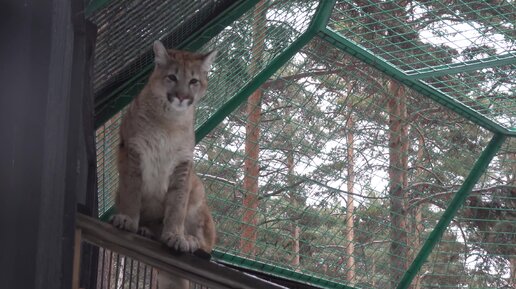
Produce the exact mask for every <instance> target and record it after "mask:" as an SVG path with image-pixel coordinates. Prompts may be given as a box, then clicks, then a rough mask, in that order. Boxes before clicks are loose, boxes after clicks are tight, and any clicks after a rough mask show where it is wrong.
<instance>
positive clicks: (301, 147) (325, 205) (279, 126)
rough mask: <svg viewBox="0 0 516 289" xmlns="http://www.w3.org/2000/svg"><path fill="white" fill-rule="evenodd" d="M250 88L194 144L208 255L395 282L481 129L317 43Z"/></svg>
mask: <svg viewBox="0 0 516 289" xmlns="http://www.w3.org/2000/svg"><path fill="white" fill-rule="evenodd" d="M261 94H262V97H261V102H258V103H260V105H259V106H257V107H251V108H250V107H246V106H248V105H249V104H247V105H244V106H242V107H240V108H239V109H238V110H237V111H236V112H235V113H233V114H231V115H230V116H229V117H228V119H227V120H225V121H224V123H223V124H222V125H221V126H219V127H218V128H217V129H216V130H214V131H213V132H212V133H211V134H210V135H209V136H208V137H207V138H206V139H205V140H203V141H202V142H201V143H200V145H199V146H198V150H197V160H196V163H197V171H198V172H200V175H201V177H202V178H203V180H204V183H205V186H206V188H207V192H208V195H209V198H210V204H211V207H212V208H213V211H214V214H215V219H216V223H217V229H218V247H217V249H218V250H219V251H220V252H221V253H219V254H218V255H219V256H222V258H224V261H229V262H234V263H235V264H237V265H238V264H239V263H238V262H241V261H240V259H239V258H235V259H234V260H232V259H231V256H232V255H236V256H240V257H245V258H247V259H251V260H256V261H258V262H261V263H265V264H273V265H276V266H279V267H283V268H286V269H290V270H291V271H292V272H301V273H304V274H306V275H308V276H315V277H318V278H323V279H327V280H330V281H334V282H336V283H340V284H347V285H352V286H356V287H358V288H393V287H395V285H396V284H397V282H398V281H399V279H400V277H401V276H402V275H403V273H404V272H405V271H406V269H407V266H408V264H410V263H411V262H412V260H413V258H414V256H415V254H416V253H417V252H418V251H419V249H420V247H421V245H422V243H423V242H424V240H425V238H426V236H427V235H428V234H429V232H430V231H431V229H432V228H433V227H434V226H435V224H436V223H437V220H438V219H439V218H440V217H441V214H442V212H443V210H444V209H445V208H446V206H447V204H448V202H449V201H450V200H451V197H452V195H453V192H452V191H450V192H448V193H447V194H443V193H442V192H447V189H450V188H452V189H456V188H458V187H460V184H461V183H462V182H463V180H464V179H465V176H467V174H468V173H469V170H470V168H471V167H472V165H473V163H474V161H475V160H476V158H477V157H478V156H479V154H480V151H481V150H482V149H483V147H484V146H485V145H486V143H487V140H488V139H489V137H490V134H489V133H488V132H486V131H484V130H482V129H480V128H478V127H477V126H475V125H472V124H471V123H469V122H468V121H466V120H464V119H462V118H461V117H459V116H457V115H455V114H454V113H453V112H451V111H448V110H446V109H444V108H442V107H439V106H436V105H434V104H433V103H431V102H429V101H428V100H427V99H426V98H424V97H423V96H421V95H418V94H417V93H415V92H413V91H410V90H408V89H403V88H399V87H396V86H395V85H394V86H393V83H392V82H391V81H390V80H389V79H387V78H385V77H382V76H381V75H380V74H379V73H378V72H377V71H375V70H372V69H370V68H368V67H367V66H365V65H363V64H362V63H361V62H358V61H357V60H354V59H353V58H351V57H349V56H347V55H345V54H344V53H341V52H340V51H338V50H337V49H335V48H333V47H331V45H330V44H328V43H326V42H324V41H323V40H320V39H318V38H316V39H314V40H313V41H312V42H310V43H309V44H308V45H307V46H306V47H305V48H303V49H302V50H301V52H299V53H298V54H297V55H296V56H294V58H293V59H292V60H291V61H290V62H289V63H288V64H287V65H285V66H284V67H283V68H282V69H281V70H280V71H278V72H277V74H276V76H275V77H274V78H272V79H270V80H268V81H267V82H266V83H265V84H264V85H263V86H262V90H261ZM404 98H406V104H405V106H404V107H405V108H402V107H403V105H404V104H403V103H396V100H397V99H404ZM253 111H254V112H256V111H257V112H258V113H259V115H260V120H259V122H256V123H251V122H250V120H249V119H250V115H251V114H253ZM250 127H258V129H259V138H258V139H251V138H250V134H248V133H247V134H246V130H247V131H248V132H250ZM465 132H468V133H465ZM246 138H247V141H246ZM401 143H406V144H407V145H406V146H402V145H401ZM350 144H353V145H350ZM252 149H257V150H259V154H258V158H257V159H250V158H251V157H250V156H249V155H250V151H251V150H252ZM253 163H254V164H255V165H256V166H257V167H258V172H259V173H258V175H251V174H250V173H249V172H251V171H252V169H251V168H250V166H252V165H253ZM350 176H351V177H350ZM250 184H251V185H250ZM253 184H254V186H255V187H254V189H253ZM256 188H257V189H256ZM253 204H254V206H253ZM250 212H251V213H250ZM249 215H251V217H250V218H249V217H248V218H247V219H245V216H249ZM246 230H247V231H249V230H250V231H252V234H247V233H246ZM350 231H352V233H350ZM244 236H251V237H244ZM249 243H252V246H251V249H249ZM351 248H353V249H351ZM225 253H227V256H226V255H224V254H225ZM245 262H246V266H250V267H253V265H249V264H250V263H249V262H248V261H245ZM251 263H252V262H251ZM353 264H354V265H353ZM260 266H261V265H260V264H258V263H256V266H255V268H257V269H260Z"/></svg>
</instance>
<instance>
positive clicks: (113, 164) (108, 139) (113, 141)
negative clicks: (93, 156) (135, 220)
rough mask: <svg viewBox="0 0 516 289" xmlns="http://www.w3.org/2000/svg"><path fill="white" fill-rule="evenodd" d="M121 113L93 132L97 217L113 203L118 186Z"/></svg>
mask: <svg viewBox="0 0 516 289" xmlns="http://www.w3.org/2000/svg"><path fill="white" fill-rule="evenodd" d="M122 114H123V112H119V113H117V114H116V115H115V116H113V117H112V118H111V119H110V120H109V121H107V122H106V123H104V124H103V125H102V126H101V127H100V128H98V129H97V131H96V134H95V143H96V150H97V190H98V213H99V217H100V216H102V215H104V214H105V213H106V212H107V211H108V210H109V209H110V208H111V207H112V206H113V205H114V203H115V200H114V197H115V192H116V190H117V188H118V171H117V153H118V146H119V144H120V140H119V139H120V136H119V128H120V123H121V121H122V119H121V117H122Z"/></svg>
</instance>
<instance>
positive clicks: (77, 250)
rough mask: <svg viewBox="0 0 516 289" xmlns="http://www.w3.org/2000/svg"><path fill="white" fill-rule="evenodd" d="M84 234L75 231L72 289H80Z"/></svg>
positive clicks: (78, 230) (77, 230)
mask: <svg viewBox="0 0 516 289" xmlns="http://www.w3.org/2000/svg"><path fill="white" fill-rule="evenodd" d="M81 236H82V234H81V230H80V229H76V230H75V244H74V248H73V251H74V254H73V276H72V288H73V289H79V281H80V280H79V276H80V270H81V243H82V237H81Z"/></svg>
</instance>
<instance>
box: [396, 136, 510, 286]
mask: <svg viewBox="0 0 516 289" xmlns="http://www.w3.org/2000/svg"><path fill="white" fill-rule="evenodd" d="M506 138H507V136H506V135H503V134H495V135H494V136H493V138H492V139H491V141H490V142H489V144H488V145H487V147H486V148H485V149H484V151H483V152H482V154H481V155H480V157H479V158H478V160H477V161H476V162H475V164H474V165H473V168H472V169H471V172H470V173H469V175H468V177H467V178H466V179H465V180H464V183H463V184H462V186H461V188H460V189H459V190H458V191H457V193H455V195H454V196H453V199H452V200H451V202H450V204H449V205H448V207H447V208H446V210H445V211H444V213H443V215H442V217H441V219H439V222H438V223H437V225H436V226H435V228H434V230H433V231H432V232H431V233H430V235H429V236H428V238H427V239H426V241H425V243H424V244H423V246H422V247H421V250H420V251H419V252H418V254H417V256H416V258H414V261H413V262H412V264H410V267H409V269H408V270H407V271H406V272H405V274H404V275H403V277H402V278H401V281H400V282H399V284H398V286H397V287H396V289H406V288H408V287H409V286H410V284H411V283H412V280H413V279H414V277H416V275H417V272H419V270H420V269H421V267H422V266H423V264H424V263H425V261H426V259H427V258H428V256H429V255H430V253H432V250H433V248H434V247H435V245H437V243H438V242H439V240H441V237H442V235H443V233H444V231H445V230H446V228H447V227H448V225H449V224H450V222H451V221H452V219H453V217H455V214H456V213H457V211H458V210H459V208H460V207H461V206H462V204H463V203H464V201H465V200H466V198H467V197H468V195H469V193H470V192H471V190H472V189H473V187H474V186H475V184H476V183H477V181H478V179H479V178H480V177H481V176H482V174H483V173H484V172H485V171H486V169H487V166H488V165H489V163H490V162H491V160H492V159H493V157H494V156H495V155H496V153H497V152H498V150H499V149H500V147H501V146H502V144H503V142H504V141H505V139H506Z"/></svg>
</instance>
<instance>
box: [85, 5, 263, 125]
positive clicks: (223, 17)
mask: <svg viewBox="0 0 516 289" xmlns="http://www.w3.org/2000/svg"><path fill="white" fill-rule="evenodd" d="M99 1H106V0H99ZM258 2H259V0H241V1H237V2H235V4H233V5H232V6H231V7H230V8H228V9H227V10H226V11H224V12H223V13H221V14H220V15H219V16H218V17H217V18H215V19H214V20H213V21H210V23H208V24H207V25H206V26H205V27H203V28H202V29H201V30H200V31H199V32H198V33H194V34H192V35H191V36H190V37H188V38H187V39H186V40H185V41H184V43H182V44H180V45H178V47H177V48H180V49H189V50H198V49H199V48H201V47H202V46H203V45H204V44H206V43H207V42H208V41H209V40H210V39H212V38H213V37H214V36H215V35H217V34H218V33H219V32H220V31H222V30H223V29H224V28H225V27H227V26H228V25H229V24H231V23H232V22H233V21H235V20H236V19H238V18H239V17H240V16H242V14H244V13H246V12H247V11H249V9H251V8H252V7H254V5H256V3H258ZM152 68H153V65H152V64H150V65H148V66H147V67H146V68H144V69H142V70H141V71H140V72H139V73H138V74H136V75H135V76H133V77H132V78H131V79H129V80H128V81H127V82H126V83H124V84H122V85H120V87H118V88H117V89H116V90H115V91H113V93H111V95H110V96H109V97H107V98H106V100H105V101H104V102H103V103H102V104H95V128H99V127H100V126H101V125H102V124H104V123H105V122H106V121H107V120H109V119H110V118H111V117H113V115H115V114H116V113H118V112H119V111H120V110H121V109H122V108H124V107H125V106H126V105H127V104H128V103H129V102H131V100H132V99H133V98H134V97H135V96H136V95H137V94H138V93H139V92H140V90H141V89H142V88H143V85H144V83H145V81H146V78H147V75H148V74H149V73H150V72H151V70H152ZM138 83H141V84H138Z"/></svg>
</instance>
